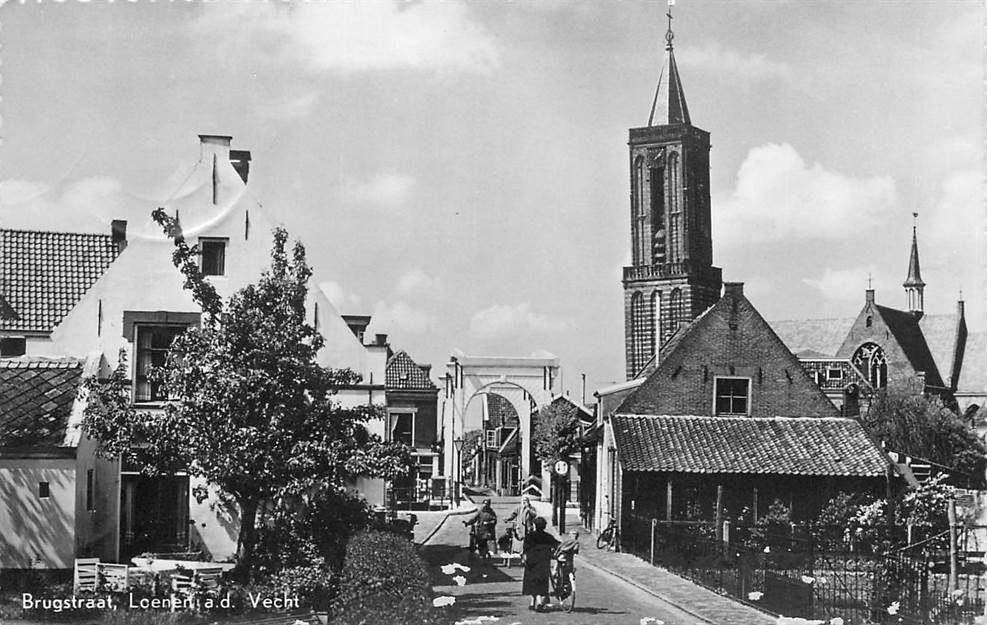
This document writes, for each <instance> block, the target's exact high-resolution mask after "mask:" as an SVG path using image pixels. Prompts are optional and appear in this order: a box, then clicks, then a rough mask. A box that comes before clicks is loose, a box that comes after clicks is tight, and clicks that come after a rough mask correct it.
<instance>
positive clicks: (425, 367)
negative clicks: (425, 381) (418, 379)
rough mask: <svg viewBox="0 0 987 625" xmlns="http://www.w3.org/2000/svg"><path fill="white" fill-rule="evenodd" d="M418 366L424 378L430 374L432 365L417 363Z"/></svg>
mask: <svg viewBox="0 0 987 625" xmlns="http://www.w3.org/2000/svg"><path fill="white" fill-rule="evenodd" d="M418 368H419V369H421V370H422V373H424V374H425V377H426V378H427V377H429V376H430V375H432V365H418Z"/></svg>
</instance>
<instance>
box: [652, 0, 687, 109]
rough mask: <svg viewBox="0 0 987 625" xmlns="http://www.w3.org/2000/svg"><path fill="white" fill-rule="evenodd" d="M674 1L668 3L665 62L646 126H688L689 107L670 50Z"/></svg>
mask: <svg viewBox="0 0 987 625" xmlns="http://www.w3.org/2000/svg"><path fill="white" fill-rule="evenodd" d="M674 4H675V0H669V1H668V13H665V17H667V18H668V29H667V30H666V31H665V60H664V62H663V63H662V66H661V71H660V72H659V74H658V86H657V87H656V88H655V99H654V101H653V102H652V103H651V115H650V116H648V126H668V125H671V124H690V125H691V123H692V122H691V120H690V119H689V107H688V106H687V105H686V103H685V91H683V90H682V81H681V80H680V79H679V69H678V66H677V65H676V64H675V52H674V51H673V49H672V40H673V39H675V33H673V32H672V6H673V5H674Z"/></svg>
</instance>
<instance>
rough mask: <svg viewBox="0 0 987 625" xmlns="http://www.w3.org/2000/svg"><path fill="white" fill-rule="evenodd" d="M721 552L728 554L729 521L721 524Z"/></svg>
mask: <svg viewBox="0 0 987 625" xmlns="http://www.w3.org/2000/svg"><path fill="white" fill-rule="evenodd" d="M723 552H724V553H730V520H729V519H727V520H726V521H724V522H723Z"/></svg>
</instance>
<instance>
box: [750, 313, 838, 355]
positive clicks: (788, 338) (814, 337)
mask: <svg viewBox="0 0 987 625" xmlns="http://www.w3.org/2000/svg"><path fill="white" fill-rule="evenodd" d="M854 319H855V318H854V317H844V318H837V319H786V320H783V321H769V322H768V325H770V326H771V329H772V330H774V331H775V334H777V335H778V338H780V339H781V340H782V342H783V343H784V344H785V345H786V346H788V349H790V350H792V353H793V354H798V355H799V356H803V355H805V356H808V357H818V356H828V357H833V356H835V355H836V352H837V351H839V349H840V346H841V345H843V340H844V339H845V338H846V336H847V334H849V333H850V326H852V325H853V322H854Z"/></svg>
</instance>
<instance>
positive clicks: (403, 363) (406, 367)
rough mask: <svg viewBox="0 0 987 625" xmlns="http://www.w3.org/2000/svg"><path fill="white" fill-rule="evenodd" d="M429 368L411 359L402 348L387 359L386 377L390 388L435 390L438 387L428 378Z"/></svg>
mask: <svg viewBox="0 0 987 625" xmlns="http://www.w3.org/2000/svg"><path fill="white" fill-rule="evenodd" d="M426 371H427V369H426V368H424V367H422V366H421V365H419V364H418V363H416V362H415V361H414V360H412V359H411V356H409V355H408V353H407V352H405V351H404V350H401V351H399V352H397V353H396V354H394V355H393V356H391V357H390V358H388V359H387V367H386V369H385V379H386V381H387V388H389V389H412V390H420V391H434V390H438V387H436V386H435V384H433V383H432V380H430V379H429V378H428V373H426Z"/></svg>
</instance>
